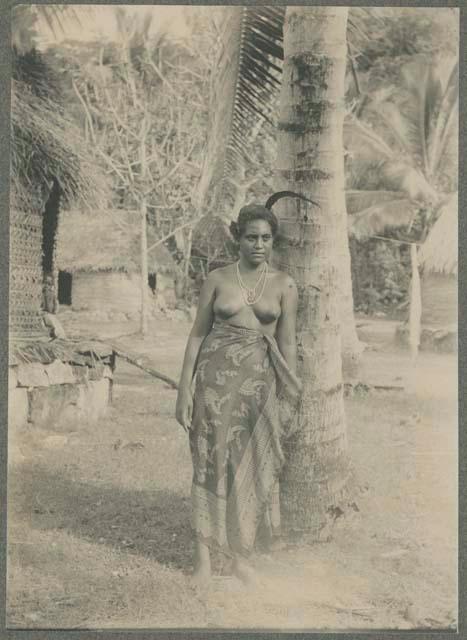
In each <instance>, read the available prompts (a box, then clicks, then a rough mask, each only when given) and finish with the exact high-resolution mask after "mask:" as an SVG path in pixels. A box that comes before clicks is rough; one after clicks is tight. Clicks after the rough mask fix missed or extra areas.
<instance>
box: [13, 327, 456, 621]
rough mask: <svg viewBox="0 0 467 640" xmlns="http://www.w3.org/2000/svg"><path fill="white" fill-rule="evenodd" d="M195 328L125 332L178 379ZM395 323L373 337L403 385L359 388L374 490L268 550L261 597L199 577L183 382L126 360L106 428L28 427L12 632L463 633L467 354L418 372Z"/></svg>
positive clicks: (373, 362)
mask: <svg viewBox="0 0 467 640" xmlns="http://www.w3.org/2000/svg"><path fill="white" fill-rule="evenodd" d="M188 328H189V327H188V325H187V324H186V323H184V322H175V321H163V320H161V321H159V322H157V323H153V324H152V325H151V335H150V336H149V337H148V338H147V339H146V340H145V341H144V342H142V341H141V340H140V339H138V338H136V337H135V336H133V337H128V338H125V339H122V341H124V342H125V343H126V344H127V346H128V347H129V348H131V349H132V350H133V351H138V350H141V352H144V353H146V355H148V356H150V357H151V359H152V360H153V362H154V366H155V367H156V368H159V369H160V370H161V371H163V372H164V373H166V374H168V375H170V376H172V377H175V378H176V377H177V376H178V373H179V369H180V365H181V360H182V354H183V349H184V343H185V340H186V336H187V331H188ZM111 330H112V331H113V334H114V335H116V334H119V333H120V334H121V333H125V331H127V332H129V331H131V330H132V327H128V325H126V326H124V325H122V326H121V327H117V326H116V325H112V327H110V325H109V326H108V327H105V326H103V327H102V328H101V331H102V335H107V336H110V335H111ZM367 332H368V327H367ZM370 333H371V332H370ZM382 334H384V331H383V332H382V333H381V332H378V331H376V332H374V333H373V334H372V335H373V336H375V335H377V338H375V340H374V341H373V344H372V345H371V347H370V349H369V350H368V352H367V353H366V355H365V371H366V374H367V375H368V376H371V378H372V380H375V379H376V378H378V377H379V378H380V379H384V380H385V381H387V380H388V379H389V378H391V376H392V378H391V379H394V380H395V379H397V380H399V381H400V380H403V382H404V386H405V390H400V389H390V390H380V391H373V392H370V393H368V392H366V391H365V390H364V389H363V390H362V391H361V392H355V393H354V394H353V395H351V396H350V397H348V398H347V399H346V412H347V420H348V433H349V444H350V448H351V455H352V459H353V463H354V466H355V469H356V472H357V475H358V479H359V482H360V485H361V486H362V487H363V488H364V490H363V491H362V493H361V494H360V495H358V496H357V498H356V502H357V505H358V509H359V510H358V511H353V512H352V514H348V515H347V516H346V517H343V518H339V519H338V520H337V521H336V525H335V528H334V531H333V536H332V539H331V540H330V541H328V542H323V543H319V544H315V545H311V546H302V547H297V546H290V547H286V548H284V549H282V550H280V551H277V552H275V553H274V554H272V555H271V556H267V555H258V556H257V557H255V559H254V562H255V564H256V566H257V568H258V571H259V574H260V576H261V582H260V588H259V589H257V590H254V591H245V589H244V588H243V587H242V586H241V585H240V584H239V583H238V582H237V581H236V580H235V579H233V578H229V577H222V576H220V575H219V576H217V577H216V578H215V580H214V582H213V584H212V586H211V587H210V589H208V590H206V591H204V592H200V591H199V590H196V589H194V588H193V587H192V586H191V583H190V580H189V577H188V575H189V571H190V568H191V536H190V530H189V511H190V505H189V489H190V480H191V462H190V456H189V451H188V447H187V442H186V437H185V435H184V432H183V431H182V429H181V428H179V427H178V426H177V424H176V422H175V420H174V418H173V413H174V402H175V392H174V391H173V390H172V389H170V388H169V387H167V386H166V385H165V384H164V383H161V382H160V381H157V380H155V379H153V378H150V377H149V376H146V375H145V374H144V373H143V372H140V371H139V370H137V369H135V368H133V367H131V366H130V365H128V364H126V363H123V362H121V361H119V362H118V365H117V371H116V376H115V383H114V402H113V405H112V406H111V407H110V409H109V413H108V415H107V417H106V418H105V419H103V420H101V421H100V422H99V424H97V425H93V426H89V425H87V426H84V425H73V424H57V425H53V427H52V426H51V428H50V430H47V431H39V430H37V429H36V430H29V431H26V432H23V433H21V434H18V435H17V436H16V437H17V439H18V444H19V450H20V451H21V456H20V457H19V459H17V460H11V462H10V469H9V480H8V482H9V486H8V552H9V554H8V555H9V561H8V576H7V578H8V592H7V595H8V607H7V625H8V626H9V627H17V628H27V627H29V628H38V627H42V628H44V627H45V628H54V627H60V628H70V627H79V628H109V627H112V628H122V627H124V628H137V627H139V628H163V627H227V628H231V627H242V628H257V627H262V628H293V629H303V628H308V629H338V630H344V629H374V628H394V629H397V628H400V629H409V628H420V627H429V628H446V627H450V628H453V627H455V625H456V620H457V611H456V608H457V603H456V597H457V578H456V576H457V537H456V532H457V420H456V416H457V402H456V396H455V392H456V387H457V380H456V362H455V359H454V358H453V357H452V356H446V355H434V354H432V355H422V356H421V357H420V358H419V361H418V364H417V366H416V368H411V367H410V366H409V364H408V360H407V357H406V356H404V354H402V353H400V352H395V351H394V350H392V349H391V348H390V343H389V341H388V340H385V338H384V336H383V338H382V337H381V335H382ZM369 335H370V334H368V335H367V336H366V339H367V340H368V341H369V342H371V339H370V338H369ZM386 337H387V336H386ZM391 372H392V373H391ZM388 376H389V378H388ZM382 386H385V385H382ZM387 386H391V385H387ZM395 386H397V385H395Z"/></svg>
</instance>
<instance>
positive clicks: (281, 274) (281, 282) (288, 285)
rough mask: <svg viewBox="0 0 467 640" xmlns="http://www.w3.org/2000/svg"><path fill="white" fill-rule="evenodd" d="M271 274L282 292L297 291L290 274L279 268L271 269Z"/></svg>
mask: <svg viewBox="0 0 467 640" xmlns="http://www.w3.org/2000/svg"><path fill="white" fill-rule="evenodd" d="M272 275H273V277H274V280H275V281H276V282H277V286H278V287H279V288H280V290H281V292H282V293H288V292H292V291H297V285H296V284H295V280H294V279H293V278H292V276H291V275H289V274H288V273H286V272H285V271H279V269H273V270H272Z"/></svg>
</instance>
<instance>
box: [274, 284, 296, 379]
mask: <svg viewBox="0 0 467 640" xmlns="http://www.w3.org/2000/svg"><path fill="white" fill-rule="evenodd" d="M297 305H298V292H297V286H296V284H295V282H294V281H293V280H292V278H291V277H290V276H288V275H286V276H285V282H284V286H283V290H282V297H281V315H280V317H279V320H278V321H277V328H276V340H277V346H278V347H279V351H280V352H281V353H282V355H283V356H284V360H285V361H286V362H287V364H288V366H289V369H291V371H293V373H296V372H297V344H296V335H295V332H296V322H297Z"/></svg>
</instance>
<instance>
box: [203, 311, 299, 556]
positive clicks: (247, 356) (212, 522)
mask: <svg viewBox="0 0 467 640" xmlns="http://www.w3.org/2000/svg"><path fill="white" fill-rule="evenodd" d="M298 393H299V381H298V379H297V378H296V376H295V375H294V374H293V373H292V372H291V371H290V369H289V368H288V366H287V363H286V362H285V360H284V358H283V357H282V355H281V353H280V351H279V348H278V346H277V343H276V341H275V340H274V338H271V337H270V336H268V335H265V334H263V333H261V332H260V331H257V330H254V329H248V328H245V327H238V326H236V325H232V324H228V323H226V322H220V321H215V322H214V325H213V328H212V330H211V332H210V333H209V335H208V336H207V337H206V339H205V340H204V342H203V344H202V346H201V349H200V353H199V356H198V362H197V367H196V375H195V388H194V408H193V420H192V425H191V430H190V449H191V455H192V460H193V484H192V526H193V529H194V532H195V536H196V537H197V538H198V539H200V540H202V541H203V542H204V543H205V544H207V545H209V546H214V547H217V548H219V549H221V550H223V551H224V552H226V553H228V554H231V553H232V552H234V553H240V554H242V555H248V554H249V553H250V552H251V550H252V548H253V546H254V544H255V539H256V535H257V531H258V528H259V526H260V525H261V529H262V531H263V532H264V533H266V535H267V536H275V535H277V534H278V529H279V525H280V521H279V517H278V507H279V504H278V475H279V473H280V470H281V467H282V464H283V462H284V456H283V453H282V448H281V437H282V436H283V435H284V428H285V425H284V420H283V419H281V417H280V416H281V413H283V410H284V408H286V407H288V414H289V415H293V412H294V409H295V407H296V403H297V400H298Z"/></svg>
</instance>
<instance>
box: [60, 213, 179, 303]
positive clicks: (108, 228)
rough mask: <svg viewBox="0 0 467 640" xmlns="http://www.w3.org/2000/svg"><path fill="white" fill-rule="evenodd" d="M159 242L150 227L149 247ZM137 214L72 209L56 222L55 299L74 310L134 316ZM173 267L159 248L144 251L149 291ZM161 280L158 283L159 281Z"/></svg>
mask: <svg viewBox="0 0 467 640" xmlns="http://www.w3.org/2000/svg"><path fill="white" fill-rule="evenodd" d="M155 242H157V238H156V237H155V235H154V233H153V232H152V231H151V229H150V228H149V229H148V246H149V247H150V246H151V245H152V244H154V243H155ZM140 255H141V250H140V224H139V216H138V215H137V214H131V213H129V212H127V211H124V210H122V209H113V210H103V211H101V212H99V215H95V214H92V213H83V212H80V211H70V212H67V213H66V214H65V215H63V216H62V217H61V219H60V224H59V228H58V242H57V266H58V269H59V279H58V300H59V302H60V303H61V304H70V305H71V307H72V309H73V310H76V311H79V310H90V311H104V312H107V313H108V312H111V313H119V312H121V313H125V314H127V315H133V314H135V315H136V314H137V313H139V311H140V308H141V285H140V277H141V276H140V273H141V268H140ZM176 269H177V267H176V265H175V263H174V260H173V258H172V255H171V254H170V252H169V250H168V249H167V248H166V247H165V246H164V245H163V244H159V245H157V246H155V247H154V248H153V249H152V250H150V251H149V252H148V271H149V281H148V289H149V292H152V293H154V292H155V291H156V290H157V289H160V288H161V283H160V280H161V279H163V278H161V276H165V279H167V278H168V279H170V278H172V279H173V277H174V275H175V273H176ZM158 281H159V282H158Z"/></svg>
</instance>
